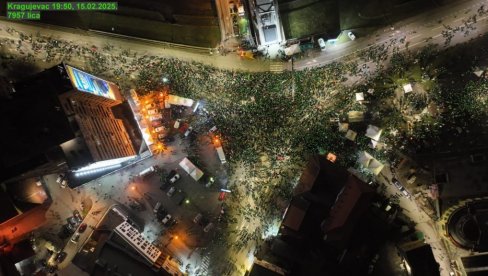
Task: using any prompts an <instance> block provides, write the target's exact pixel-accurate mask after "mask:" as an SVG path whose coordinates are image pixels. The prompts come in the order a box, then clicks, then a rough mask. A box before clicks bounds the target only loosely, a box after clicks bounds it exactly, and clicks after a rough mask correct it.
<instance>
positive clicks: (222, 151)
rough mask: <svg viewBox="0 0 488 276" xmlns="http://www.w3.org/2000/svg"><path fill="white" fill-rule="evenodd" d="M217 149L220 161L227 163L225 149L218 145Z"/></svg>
mask: <svg viewBox="0 0 488 276" xmlns="http://www.w3.org/2000/svg"><path fill="white" fill-rule="evenodd" d="M215 149H216V150H217V155H218V156H219V159H220V162H221V163H222V164H225V163H227V160H225V154H224V150H223V149H222V147H218V148H215Z"/></svg>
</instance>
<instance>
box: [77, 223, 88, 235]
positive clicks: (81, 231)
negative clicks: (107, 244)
mask: <svg viewBox="0 0 488 276" xmlns="http://www.w3.org/2000/svg"><path fill="white" fill-rule="evenodd" d="M86 226H87V225H86V223H82V224H81V225H80V227H78V232H79V233H83V232H85V230H86Z"/></svg>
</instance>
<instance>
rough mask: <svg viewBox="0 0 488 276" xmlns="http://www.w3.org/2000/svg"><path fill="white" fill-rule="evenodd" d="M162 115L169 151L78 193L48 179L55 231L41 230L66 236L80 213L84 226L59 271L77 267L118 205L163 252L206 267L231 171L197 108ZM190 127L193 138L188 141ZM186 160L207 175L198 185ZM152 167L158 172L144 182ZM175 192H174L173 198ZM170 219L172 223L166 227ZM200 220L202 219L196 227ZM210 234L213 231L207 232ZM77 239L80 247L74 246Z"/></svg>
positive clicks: (66, 240) (64, 244)
mask: <svg viewBox="0 0 488 276" xmlns="http://www.w3.org/2000/svg"><path fill="white" fill-rule="evenodd" d="M161 113H164V114H165V116H167V117H166V119H165V120H163V123H162V124H161V125H162V126H164V127H165V131H164V132H163V133H164V136H163V137H161V139H160V137H159V135H158V133H157V132H156V135H157V136H156V139H158V140H160V142H161V143H162V144H164V150H162V151H154V155H153V156H151V157H149V158H145V159H142V160H140V161H138V162H137V163H134V164H132V165H129V166H127V167H124V168H122V169H120V170H117V171H115V172H112V173H110V174H108V175H106V176H103V177H101V178H99V179H97V180H94V181H91V182H88V183H86V184H84V185H82V186H79V187H76V188H74V189H71V188H69V187H64V188H63V185H61V184H59V183H57V182H56V178H57V176H58V175H51V176H46V177H45V181H46V183H47V186H48V189H49V191H50V193H51V196H52V198H53V202H54V203H53V205H52V206H51V210H50V211H49V214H50V216H49V218H48V223H47V224H49V227H46V228H45V229H41V231H42V232H43V234H46V235H47V234H48V233H52V232H54V233H58V232H59V233H60V234H61V233H62V232H63V230H62V229H63V227H64V226H63V225H66V226H68V225H70V223H68V221H67V220H68V219H69V218H70V217H72V216H73V214H74V213H73V212H75V213H76V212H79V213H80V215H81V216H82V217H83V218H82V219H83V221H79V222H77V223H76V224H75V223H72V224H71V228H73V229H75V231H70V233H65V235H64V236H63V238H62V239H61V244H60V248H61V249H62V250H63V251H64V252H66V253H67V256H66V257H64V260H63V261H61V262H59V264H58V268H59V269H63V268H65V267H66V266H68V268H69V266H71V265H70V260H71V259H72V258H73V257H74V256H75V254H76V253H77V252H78V250H79V249H80V248H81V247H82V246H83V244H84V243H85V241H86V240H87V238H88V237H89V235H90V234H91V233H92V231H93V227H95V226H96V225H97V224H98V222H99V221H100V219H101V216H102V215H103V214H104V213H105V211H106V210H108V208H109V207H110V206H112V205H113V204H122V205H125V206H127V207H128V209H129V210H131V211H132V212H133V214H134V215H135V216H137V217H140V218H141V219H142V221H143V224H144V227H143V231H142V232H143V235H144V236H145V237H146V238H147V239H148V240H149V241H151V242H153V243H154V244H158V245H159V247H160V248H164V249H165V250H167V251H169V252H170V253H173V255H174V256H175V257H176V258H177V259H179V260H180V261H181V263H184V264H191V265H192V266H193V267H195V266H196V265H198V264H199V262H202V256H199V254H198V249H199V248H202V247H205V246H206V244H207V243H208V242H209V241H210V240H211V238H212V237H213V235H214V234H215V232H216V231H215V230H216V229H217V228H218V227H219V223H218V218H219V216H220V215H221V211H222V208H223V202H222V201H220V200H219V193H220V189H221V188H222V187H225V185H226V181H227V172H226V167H225V164H222V162H221V160H220V159H219V156H218V154H217V151H216V149H215V147H214V144H213V143H212V137H211V135H210V133H209V130H210V129H211V128H212V127H213V125H212V122H211V119H209V118H208V114H206V113H202V112H197V113H193V110H192V109H191V108H182V107H172V108H167V109H163V110H162V111H161ZM176 120H179V122H180V127H179V128H174V124H175V122H176ZM190 127H192V131H191V133H188V134H187V135H185V132H187V130H188V128H190ZM214 129H215V128H214ZM185 157H187V158H188V159H189V160H190V161H191V162H192V163H194V165H195V166H197V167H198V168H199V169H201V170H202V172H203V176H202V177H201V178H199V180H198V181H196V180H195V179H194V177H192V176H191V175H190V174H188V173H187V172H186V171H185V170H184V169H183V168H182V167H181V166H180V165H179V163H180V162H181V161H182V160H183V159H184V158H185ZM150 167H154V168H156V170H155V171H150V172H149V173H147V174H146V175H145V176H139V174H140V173H141V172H142V171H144V170H147V169H148V168H150ZM172 171H173V172H172ZM175 173H176V174H178V175H179V178H178V179H177V180H176V181H174V183H169V181H168V180H169V179H170V178H173V177H174V175H175ZM170 174H171V175H170ZM168 175H169V177H168ZM210 179H212V180H213V181H210ZM172 187H173V188H174V189H173V190H174V191H173V193H172V194H171V195H170V196H168V192H169V190H170V189H171V188H172ZM158 202H160V206H161V207H160V211H159V212H157V213H155V212H154V207H155V206H156V204H157V203H158ZM158 213H159V214H158ZM168 214H169V215H171V219H169V220H168V221H167V222H166V223H163V222H162V220H163V219H164V218H165V217H166V216H167V215H168ZM198 214H201V216H200V218H199V219H198V220H197V223H195V222H194V219H195V217H196V216H197V215H198ZM82 223H84V224H86V225H87V226H86V227H87V229H86V230H85V231H84V232H83V233H81V235H80V236H79V237H75V238H73V237H74V236H75V235H76V234H75V235H73V232H74V233H76V229H77V227H78V226H79V225H81V224H82ZM209 224H211V225H210V226H209V227H207V228H206V226H208V225H209ZM205 228H206V230H207V231H204V229H205ZM73 229H71V230H73ZM55 235H56V234H55ZM51 236H52V237H51V238H54V237H53V235H52V234H51ZM46 238H48V239H49V237H46ZM72 238H73V239H76V240H77V241H76V242H71V241H70V240H71V239H72ZM58 241H59V240H58Z"/></svg>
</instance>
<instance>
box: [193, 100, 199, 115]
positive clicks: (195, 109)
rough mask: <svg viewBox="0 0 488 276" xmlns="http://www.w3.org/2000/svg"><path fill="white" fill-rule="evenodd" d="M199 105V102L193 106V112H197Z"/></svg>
mask: <svg viewBox="0 0 488 276" xmlns="http://www.w3.org/2000/svg"><path fill="white" fill-rule="evenodd" d="M199 105H200V101H198V102H197V104H195V108H193V112H195V111H197V109H198V106H199Z"/></svg>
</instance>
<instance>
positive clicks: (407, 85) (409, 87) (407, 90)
mask: <svg viewBox="0 0 488 276" xmlns="http://www.w3.org/2000/svg"><path fill="white" fill-rule="evenodd" d="M403 91H405V94H407V93H410V92H412V91H413V88H412V85H411V84H410V83H407V84H405V85H404V86H403Z"/></svg>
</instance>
